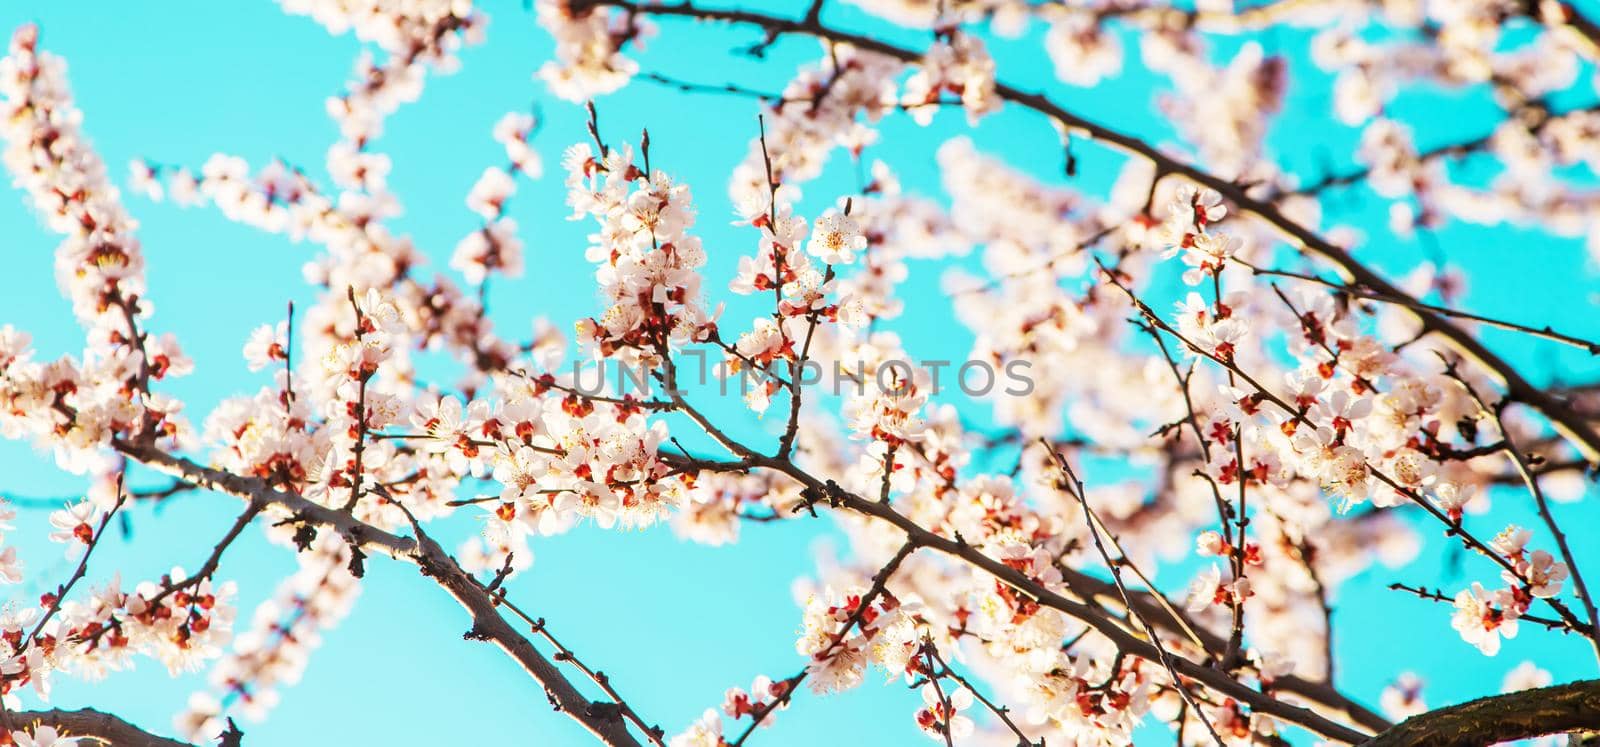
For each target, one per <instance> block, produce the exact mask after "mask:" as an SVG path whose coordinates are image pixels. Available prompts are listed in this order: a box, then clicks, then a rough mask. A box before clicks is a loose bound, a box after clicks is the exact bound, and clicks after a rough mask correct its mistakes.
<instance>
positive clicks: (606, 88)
mask: <svg viewBox="0 0 1600 747" xmlns="http://www.w3.org/2000/svg"><path fill="white" fill-rule="evenodd" d="M573 5H575V2H574V0H537V2H535V3H534V10H535V11H536V12H537V13H538V16H539V25H540V26H542V27H544V29H545V30H546V31H549V32H550V35H551V36H553V37H555V42H556V49H555V59H553V60H550V61H549V62H546V63H545V64H544V66H543V67H541V68H539V78H540V79H541V80H543V81H544V83H545V85H547V86H549V87H550V92H551V93H553V94H555V95H556V96H559V97H561V98H564V99H567V100H569V101H584V100H586V99H591V98H594V97H595V96H600V95H603V94H607V93H611V92H612V91H615V90H617V89H619V88H621V87H623V86H625V85H627V84H628V81H629V80H631V79H632V78H633V75H634V73H636V72H638V70H639V65H638V63H636V62H634V61H633V60H630V59H628V58H627V57H624V56H623V55H622V46H623V45H624V44H627V43H629V42H632V43H634V45H635V46H638V44H639V42H640V41H641V40H642V39H643V38H644V37H647V36H649V35H650V34H651V32H652V31H653V27H652V26H651V25H650V24H649V23H648V22H646V21H644V20H643V19H641V18H639V17H637V16H635V15H634V14H633V13H624V12H617V11H614V10H613V9H612V8H609V7H586V8H583V9H581V10H579V9H576V8H574V7H573Z"/></svg>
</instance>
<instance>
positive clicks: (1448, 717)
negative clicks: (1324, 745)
mask: <svg viewBox="0 0 1600 747" xmlns="http://www.w3.org/2000/svg"><path fill="white" fill-rule="evenodd" d="M1594 729H1600V680H1583V681H1581V682H1572V683H1568V684H1565V685H1556V686H1555V687H1542V688H1539V689H1536V690H1523V691H1521V692H1515V693H1510V694H1508V695H1491V696H1489V697H1487V698H1479V699H1477V700H1473V701H1468V702H1466V703H1462V704H1460V705H1454V706H1450V707H1448V708H1439V709H1436V710H1433V711H1429V712H1427V713H1424V714H1421V715H1419V716H1413V717H1411V718H1408V719H1406V720H1405V721H1404V722H1402V723H1400V725H1398V726H1396V727H1394V728H1393V729H1390V730H1388V731H1385V732H1383V733H1382V734H1379V735H1378V736H1376V737H1373V738H1372V739H1371V740H1370V741H1368V742H1366V743H1365V744H1366V747H1410V746H1411V745H1428V746H1429V747H1443V746H1444V745H1462V746H1463V747H1465V746H1466V745H1481V744H1494V743H1497V742H1509V741H1512V740H1517V739H1528V738H1531V737H1538V736H1543V735H1545V734H1557V733H1560V732H1567V731H1589V730H1594Z"/></svg>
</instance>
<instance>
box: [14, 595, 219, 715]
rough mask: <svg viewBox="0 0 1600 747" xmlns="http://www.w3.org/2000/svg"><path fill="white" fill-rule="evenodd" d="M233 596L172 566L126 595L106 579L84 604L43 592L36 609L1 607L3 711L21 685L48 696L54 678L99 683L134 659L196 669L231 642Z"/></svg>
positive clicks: (172, 668)
mask: <svg viewBox="0 0 1600 747" xmlns="http://www.w3.org/2000/svg"><path fill="white" fill-rule="evenodd" d="M234 594H235V588H234V585H233V583H232V582H227V583H221V584H216V585H213V583H212V581H211V579H210V578H209V577H189V576H186V575H185V574H184V572H183V570H182V569H179V568H174V569H173V570H172V572H171V573H169V574H167V575H166V576H163V577H162V578H161V579H160V580H159V581H158V582H148V581H147V582H142V583H140V584H138V585H137V586H135V587H134V588H133V590H132V591H126V590H124V587H123V585H122V582H121V580H120V579H119V578H116V577H113V578H112V579H111V580H110V581H109V582H107V583H106V584H105V585H104V586H101V587H98V588H95V589H93V590H92V591H91V593H90V594H89V595H88V597H87V598H85V599H63V598H60V597H58V596H56V595H55V594H51V593H47V594H45V595H44V596H43V598H41V599H40V600H39V601H40V605H39V606H38V607H22V608H12V609H8V610H7V612H6V613H5V615H4V616H3V619H0V641H3V643H0V649H3V652H0V653H3V656H4V659H3V662H4V663H3V664H0V692H3V693H4V697H5V704H6V707H7V708H10V709H13V710H16V709H19V708H20V706H21V700H20V699H19V697H18V696H19V694H20V693H21V691H22V689H23V688H24V687H31V688H32V689H33V691H34V693H35V694H37V695H38V696H39V698H40V699H48V698H49V696H50V687H51V680H52V679H53V678H54V677H55V676H56V675H58V674H59V675H64V676H69V677H76V678H85V679H99V678H102V677H104V676H105V675H106V674H107V673H108V672H112V671H119V670H122V669H126V668H128V667H129V666H131V664H132V660H133V657H134V656H135V655H136V654H139V655H144V656H149V657H150V658H153V659H156V660H157V661H159V662H161V663H162V664H163V665H164V666H166V667H167V669H168V670H169V671H171V672H172V673H173V674H178V673H181V672H192V671H197V670H198V669H200V668H201V667H202V666H203V665H205V664H206V663H207V662H208V661H210V660H212V659H216V658H217V657H218V656H220V655H221V654H222V647H223V646H224V645H226V644H227V643H228V641H229V640H230V638H231V637H232V632H233V618H234V614H235V610H234V607H233V597H234Z"/></svg>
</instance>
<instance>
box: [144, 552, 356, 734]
mask: <svg viewBox="0 0 1600 747" xmlns="http://www.w3.org/2000/svg"><path fill="white" fill-rule="evenodd" d="M281 534H283V535H284V536H283V537H282V539H284V540H287V539H289V537H288V536H287V534H288V533H287V532H282V533H281ZM350 558H351V553H350V546H349V544H347V543H345V542H344V541H342V540H340V539H339V538H338V537H336V536H334V535H326V534H325V535H322V536H320V537H318V538H317V540H315V543H314V544H313V545H312V547H311V548H310V549H309V550H308V551H306V552H302V553H299V554H298V555H297V556H296V561H297V562H298V563H299V564H300V567H299V569H298V570H297V571H295V573H294V575H292V576H289V577H288V578H286V579H284V580H283V582H282V583H281V584H280V585H279V587H278V590H277V592H276V593H275V594H274V595H273V597H272V599H271V600H270V601H268V602H267V603H265V604H262V605H261V606H259V607H257V608H256V611H255V615H254V618H255V619H254V621H253V622H252V623H251V626H250V629H249V630H247V631H244V632H242V633H240V634H239V635H238V636H237V637H236V638H235V639H234V643H233V650H232V651H231V652H229V653H228V654H226V655H225V656H223V657H222V659H221V660H219V661H218V662H217V663H216V665H214V666H213V667H212V669H211V673H210V675H209V677H210V681H211V685H212V688H213V690H212V691H211V692H197V693H195V694H194V695H192V696H191V697H190V698H189V707H188V709H187V710H185V711H184V712H182V713H180V714H178V716H177V717H175V718H174V720H173V721H174V725H175V726H176V727H177V729H178V731H179V733H180V734H182V735H183V736H184V738H186V739H190V740H194V741H197V742H198V741H205V740H211V739H216V738H217V735H219V734H220V733H221V732H222V731H223V729H224V728H225V726H226V721H225V719H224V714H225V713H226V712H227V710H228V709H229V708H230V707H234V706H237V708H238V709H239V712H241V713H243V714H244V715H245V716H247V717H249V718H252V719H255V720H260V719H262V718H264V717H265V716H266V713H267V712H268V711H270V710H272V708H273V707H274V706H276V705H277V703H278V697H279V696H278V690H277V688H278V687H279V686H280V685H286V684H293V683H295V682H297V681H298V680H299V679H300V677H301V675H302V673H304V671H305V668H306V664H307V662H308V661H309V658H310V655H311V653H312V652H313V651H315V650H316V649H317V648H318V646H319V645H320V643H321V638H320V635H321V631H322V630H324V629H327V628H329V627H332V626H333V625H336V624H337V623H338V622H339V621H340V620H341V619H343V618H344V616H345V615H346V614H348V613H349V611H350V608H351V605H353V604H354V603H355V598H356V595H357V594H359V593H360V590H361V587H360V586H359V585H357V580H356V577H355V576H354V575H352V574H351V572H350Z"/></svg>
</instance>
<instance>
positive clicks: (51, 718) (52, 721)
mask: <svg viewBox="0 0 1600 747" xmlns="http://www.w3.org/2000/svg"><path fill="white" fill-rule="evenodd" d="M7 717H8V718H9V719H10V723H11V724H12V725H13V726H14V727H16V728H18V729H23V728H25V729H26V730H27V731H30V732H31V731H32V730H33V729H34V727H35V726H37V725H43V726H53V727H55V729H56V731H57V732H59V733H60V734H62V735H63V736H69V737H92V738H94V739H98V740H100V741H102V742H104V743H106V744H109V745H113V746H114V747H193V746H192V745H190V744H189V743H188V742H179V741H178V740H176V739H167V738H166V737H158V736H156V735H154V734H151V733H150V732H147V731H145V730H143V729H140V728H139V727H137V726H134V725H133V724H130V723H128V722H127V721H124V720H122V719H121V718H118V717H117V716H114V715H112V714H109V713H106V712H104V711H97V710H95V709H93V708H83V709H80V710H76V711H64V710H60V709H54V710H49V711H18V712H14V713H10V714H7Z"/></svg>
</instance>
